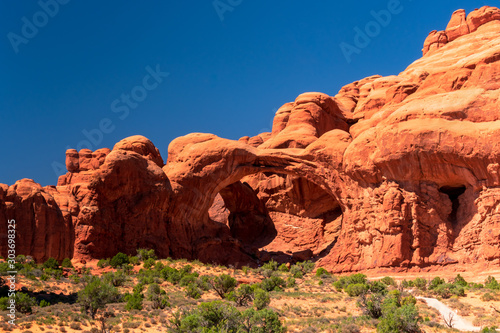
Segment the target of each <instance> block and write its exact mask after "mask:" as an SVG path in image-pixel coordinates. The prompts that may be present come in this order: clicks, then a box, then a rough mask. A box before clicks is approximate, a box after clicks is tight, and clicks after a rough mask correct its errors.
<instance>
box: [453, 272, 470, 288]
mask: <svg viewBox="0 0 500 333" xmlns="http://www.w3.org/2000/svg"><path fill="white" fill-rule="evenodd" d="M453 284H455V285H459V286H462V287H467V285H468V283H467V281H465V279H464V278H463V277H462V276H461V275H460V274H457V276H456V277H455V279H454V280H453Z"/></svg>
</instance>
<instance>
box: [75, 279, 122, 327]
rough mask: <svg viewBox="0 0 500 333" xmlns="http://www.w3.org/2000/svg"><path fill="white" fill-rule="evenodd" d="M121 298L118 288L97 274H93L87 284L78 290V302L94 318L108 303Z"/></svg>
mask: <svg viewBox="0 0 500 333" xmlns="http://www.w3.org/2000/svg"><path fill="white" fill-rule="evenodd" d="M119 298H120V294H119V292H118V290H117V289H116V288H115V287H114V286H112V285H111V284H109V283H105V282H104V281H103V280H101V279H100V278H99V277H97V276H92V277H91V278H90V280H89V282H88V283H87V285H86V286H85V287H84V288H83V289H82V290H80V292H78V303H80V306H81V308H82V311H83V312H85V313H87V314H88V315H89V316H90V317H91V318H92V319H95V315H96V313H97V311H99V310H100V309H104V307H105V306H106V304H108V303H113V302H116V301H118V300H119Z"/></svg>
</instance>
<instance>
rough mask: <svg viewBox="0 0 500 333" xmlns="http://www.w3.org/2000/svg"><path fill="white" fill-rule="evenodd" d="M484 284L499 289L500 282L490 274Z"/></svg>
mask: <svg viewBox="0 0 500 333" xmlns="http://www.w3.org/2000/svg"><path fill="white" fill-rule="evenodd" d="M484 286H485V287H486V288H488V289H491V290H499V289H500V284H499V283H498V281H497V280H496V279H495V278H494V277H493V276H488V277H487V278H486V281H484Z"/></svg>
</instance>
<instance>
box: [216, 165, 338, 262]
mask: <svg viewBox="0 0 500 333" xmlns="http://www.w3.org/2000/svg"><path fill="white" fill-rule="evenodd" d="M209 216H210V218H211V219H212V220H214V221H216V222H219V223H224V224H226V225H227V226H228V227H229V229H230V231H231V235H232V236H233V237H234V238H236V239H238V240H239V241H240V242H241V243H242V244H243V245H245V246H246V247H248V248H253V249H258V250H260V252H261V254H263V255H264V257H267V258H262V260H264V261H265V260H266V259H267V260H269V259H274V260H277V261H280V262H286V261H293V260H307V259H313V260H314V259H318V258H320V257H322V256H324V255H326V254H327V253H328V252H329V250H330V249H331V247H333V245H334V243H335V242H336V240H337V237H338V235H339V234H340V229H341V226H342V209H341V206H340V204H339V202H338V201H337V200H336V199H335V198H334V197H333V196H332V195H331V194H330V193H328V192H327V191H325V190H324V189H322V188H321V187H320V186H319V185H317V184H315V183H313V182H311V181H309V180H307V179H306V178H305V177H300V176H295V175H289V174H288V175H285V174H276V173H269V172H266V173H257V174H254V175H250V176H246V177H244V178H243V179H242V180H241V181H239V182H236V183H233V184H231V185H229V186H227V187H225V188H224V189H222V190H221V191H220V192H219V193H218V194H217V196H216V198H215V200H214V203H213V205H212V207H211V208H210V210H209Z"/></svg>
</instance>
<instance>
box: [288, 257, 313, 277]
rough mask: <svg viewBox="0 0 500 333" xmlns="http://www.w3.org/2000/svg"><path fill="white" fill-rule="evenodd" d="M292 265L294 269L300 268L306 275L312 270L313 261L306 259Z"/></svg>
mask: <svg viewBox="0 0 500 333" xmlns="http://www.w3.org/2000/svg"><path fill="white" fill-rule="evenodd" d="M292 267H295V269H298V270H300V271H301V272H302V274H303V275H306V274H309V273H311V272H312V271H313V269H314V263H313V262H311V261H309V260H307V261H302V262H297V263H295V265H293V266H292ZM290 270H291V269H290Z"/></svg>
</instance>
